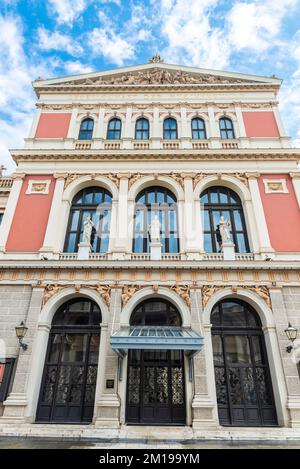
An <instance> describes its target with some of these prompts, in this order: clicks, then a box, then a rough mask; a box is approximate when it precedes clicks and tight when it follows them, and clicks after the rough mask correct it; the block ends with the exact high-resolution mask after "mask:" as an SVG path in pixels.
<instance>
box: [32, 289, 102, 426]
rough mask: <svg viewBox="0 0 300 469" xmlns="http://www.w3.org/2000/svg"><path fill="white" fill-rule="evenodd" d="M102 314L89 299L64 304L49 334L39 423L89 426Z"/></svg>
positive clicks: (92, 409)
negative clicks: (85, 424) (87, 424)
mask: <svg viewBox="0 0 300 469" xmlns="http://www.w3.org/2000/svg"><path fill="white" fill-rule="evenodd" d="M100 324H101V311H100V309H99V306H98V305H97V304H96V303H95V302H94V301H91V300H88V299H87V298H80V299H77V298H76V299H73V300H70V301H68V302H67V303H64V304H63V305H62V306H61V307H60V308H59V309H58V311H57V312H56V313H55V315H54V318H53V321H52V327H51V332H50V334H49V341H48V349H47V354H46V360H45V366H44V373H43V378H42V384H41V390H40V396H39V403H38V408H37V421H38V422H49V423H55V422H57V423H64V422H65V423H89V422H91V421H92V419H93V413H94V402H95V391H96V382H97V369H98V356H99V344H100Z"/></svg>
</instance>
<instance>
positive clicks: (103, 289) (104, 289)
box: [88, 283, 111, 306]
mask: <svg viewBox="0 0 300 469" xmlns="http://www.w3.org/2000/svg"><path fill="white" fill-rule="evenodd" d="M88 288H92V289H93V290H96V291H97V292H98V293H99V294H100V295H101V297H102V299H103V301H104V303H105V304H106V305H107V306H109V305H110V291H111V287H110V286H109V285H101V284H100V283H98V284H97V285H88Z"/></svg>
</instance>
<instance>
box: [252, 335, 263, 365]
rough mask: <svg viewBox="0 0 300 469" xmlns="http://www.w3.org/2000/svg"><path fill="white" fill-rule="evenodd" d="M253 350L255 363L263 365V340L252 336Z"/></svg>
mask: <svg viewBox="0 0 300 469" xmlns="http://www.w3.org/2000/svg"><path fill="white" fill-rule="evenodd" d="M252 348H253V355H254V361H255V363H256V364H257V365H263V364H264V361H263V353H262V349H261V338H260V337H258V336H252Z"/></svg>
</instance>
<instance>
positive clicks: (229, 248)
mask: <svg viewBox="0 0 300 469" xmlns="http://www.w3.org/2000/svg"><path fill="white" fill-rule="evenodd" d="M222 252H223V256H224V261H234V260H235V252H234V244H233V243H232V242H231V241H229V242H228V243H223V244H222Z"/></svg>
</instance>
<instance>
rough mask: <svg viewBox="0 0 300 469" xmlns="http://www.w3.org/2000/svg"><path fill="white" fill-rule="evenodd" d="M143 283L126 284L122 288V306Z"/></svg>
mask: <svg viewBox="0 0 300 469" xmlns="http://www.w3.org/2000/svg"><path fill="white" fill-rule="evenodd" d="M141 288H143V287H142V285H124V287H123V290H122V306H125V305H126V304H127V303H128V301H129V300H130V298H131V297H132V296H133V295H134V294H135V293H136V292H137V291H139V290H140V289H141Z"/></svg>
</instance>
